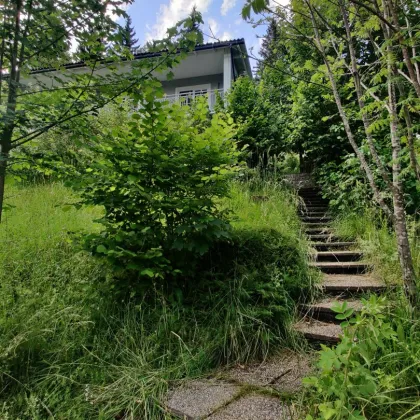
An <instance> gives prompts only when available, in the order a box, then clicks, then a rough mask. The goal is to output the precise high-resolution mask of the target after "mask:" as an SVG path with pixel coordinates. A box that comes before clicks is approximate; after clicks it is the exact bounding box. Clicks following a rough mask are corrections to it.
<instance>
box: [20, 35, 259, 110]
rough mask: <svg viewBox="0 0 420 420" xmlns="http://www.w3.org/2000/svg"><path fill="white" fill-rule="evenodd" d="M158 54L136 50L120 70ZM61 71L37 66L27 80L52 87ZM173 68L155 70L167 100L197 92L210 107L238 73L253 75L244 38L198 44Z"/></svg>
mask: <svg viewBox="0 0 420 420" xmlns="http://www.w3.org/2000/svg"><path fill="white" fill-rule="evenodd" d="M156 55H159V54H156V53H138V54H134V59H133V60H132V61H128V60H124V61H121V62H120V63H118V72H124V71H130V69H131V66H132V63H133V62H135V61H136V60H141V59H144V58H150V57H153V56H156ZM64 68H65V69H66V70H68V71H71V72H72V73H86V72H89V71H91V69H90V68H88V67H87V66H86V65H85V64H84V63H83V62H79V63H72V64H67V65H65V66H64ZM107 71H109V70H107V68H106V66H104V67H103V68H102V69H100V70H98V71H97V72H96V74H98V75H105V74H106V72H107ZM58 72H59V70H56V69H51V68H43V69H36V70H33V71H32V72H31V73H30V76H29V78H28V79H27V80H25V81H24V83H27V84H28V85H32V86H36V85H37V84H39V85H42V86H44V87H48V88H50V87H53V86H54V84H58V83H59V82H57V80H56V79H55V76H57V75H58ZM172 72H173V74H174V77H173V78H172V80H170V81H169V80H167V78H166V75H165V74H160V73H156V74H155V76H156V77H157V78H158V79H159V80H160V81H161V83H162V86H163V89H164V92H165V100H168V101H169V102H174V101H181V103H189V102H190V101H191V100H192V99H193V98H194V97H196V96H199V95H207V96H208V101H209V107H210V109H212V108H213V106H214V104H215V101H216V97H217V94H219V95H220V96H221V97H223V96H224V94H225V93H226V91H227V90H229V89H230V87H231V86H232V82H233V81H234V80H235V79H236V78H237V77H238V76H240V75H248V76H249V77H252V72H251V66H250V63H249V58H248V53H247V49H246V45H245V40H244V39H235V40H230V41H220V42H214V43H207V44H200V45H197V46H196V47H195V49H194V51H192V52H191V53H190V54H189V55H188V57H187V58H185V59H184V60H182V61H181V63H180V64H179V65H178V66H176V67H175V68H174V69H172ZM60 76H61V74H60Z"/></svg>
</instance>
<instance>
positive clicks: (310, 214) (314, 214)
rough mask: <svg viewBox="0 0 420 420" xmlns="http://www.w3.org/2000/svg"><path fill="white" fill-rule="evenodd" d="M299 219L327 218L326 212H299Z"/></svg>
mask: <svg viewBox="0 0 420 420" xmlns="http://www.w3.org/2000/svg"><path fill="white" fill-rule="evenodd" d="M300 216H301V217H323V216H329V214H328V212H326V211H322V210H321V211H301V212H300Z"/></svg>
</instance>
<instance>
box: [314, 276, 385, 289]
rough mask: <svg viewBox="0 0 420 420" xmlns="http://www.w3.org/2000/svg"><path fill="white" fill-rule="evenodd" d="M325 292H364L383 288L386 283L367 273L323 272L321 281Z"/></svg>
mask: <svg viewBox="0 0 420 420" xmlns="http://www.w3.org/2000/svg"><path fill="white" fill-rule="evenodd" d="M321 287H322V289H323V290H324V291H325V292H327V293H335V294H336V293H340V294H348V293H365V292H378V291H381V290H384V289H385V288H386V285H385V284H384V283H383V282H382V281H380V280H378V279H375V278H374V277H372V276H369V275H343V274H324V276H323V280H322V283H321Z"/></svg>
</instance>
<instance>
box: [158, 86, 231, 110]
mask: <svg viewBox="0 0 420 420" xmlns="http://www.w3.org/2000/svg"><path fill="white" fill-rule="evenodd" d="M203 96H206V97H207V100H208V104H209V109H210V111H214V108H215V105H216V103H217V98H218V97H219V98H220V99H222V100H223V98H224V90H223V89H213V90H185V91H182V92H179V93H175V94H173V95H165V96H164V97H163V98H161V99H159V100H160V101H162V102H168V103H169V104H173V103H178V104H180V105H181V106H186V105H191V104H192V103H193V102H194V100H195V99H196V98H198V97H203Z"/></svg>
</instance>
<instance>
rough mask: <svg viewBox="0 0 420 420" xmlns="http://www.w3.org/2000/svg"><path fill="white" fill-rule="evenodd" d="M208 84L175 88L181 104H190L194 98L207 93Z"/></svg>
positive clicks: (208, 90) (208, 89)
mask: <svg viewBox="0 0 420 420" xmlns="http://www.w3.org/2000/svg"><path fill="white" fill-rule="evenodd" d="M210 88H211V86H210V84H205V85H196V86H185V87H180V88H176V89H175V94H176V95H177V97H178V99H179V101H180V103H181V105H191V103H192V101H193V100H194V98H196V97H198V96H203V95H207V94H208V93H209V92H210Z"/></svg>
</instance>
